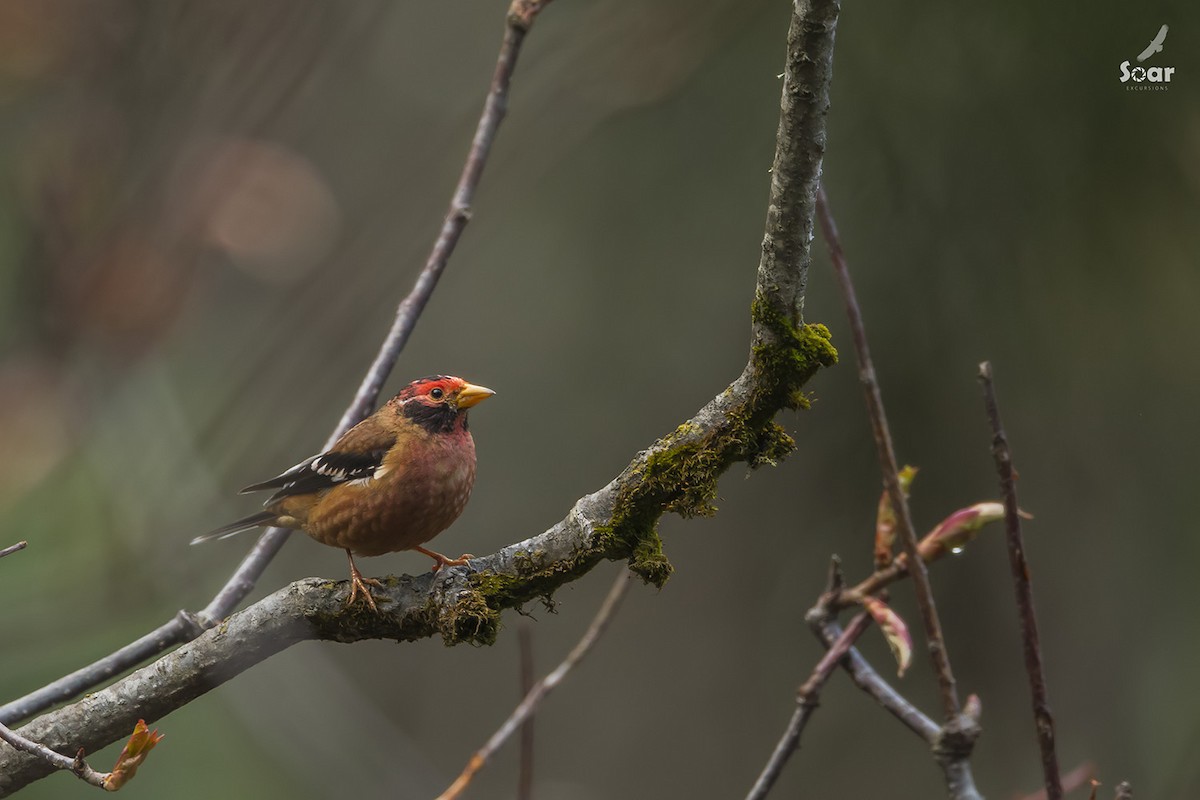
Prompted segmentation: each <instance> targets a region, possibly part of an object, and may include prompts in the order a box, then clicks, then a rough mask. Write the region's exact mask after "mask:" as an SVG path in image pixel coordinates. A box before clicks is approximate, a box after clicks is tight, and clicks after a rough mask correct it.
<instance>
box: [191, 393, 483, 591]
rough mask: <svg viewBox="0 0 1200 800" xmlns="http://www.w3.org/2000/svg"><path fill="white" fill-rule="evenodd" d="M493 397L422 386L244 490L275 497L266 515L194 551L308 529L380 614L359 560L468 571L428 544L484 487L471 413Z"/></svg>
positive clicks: (216, 534) (225, 530)
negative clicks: (390, 557) (264, 530)
mask: <svg viewBox="0 0 1200 800" xmlns="http://www.w3.org/2000/svg"><path fill="white" fill-rule="evenodd" d="M493 394H495V392H493V391H492V390H491V389H485V388H484V387H482V386H475V385H473V384H470V383H467V382H466V381H464V380H463V379H462V378H455V377H451V376H449V375H434V376H432V377H429V378H421V379H420V380H415V381H413V382H412V383H410V384H409V385H408V386H406V387H404V389H403V390H401V392H400V393H399V394H398V395H396V396H395V397H393V398H392V399H391V400H389V401H388V402H387V403H385V404H384V405H383V407H381V408H380V409H379V410H378V411H376V412H375V413H374V414H372V415H371V416H369V417H367V418H366V419H364V420H363V421H362V422H360V423H358V424H357V425H355V426H354V427H353V428H351V429H350V430H348V431H346V433H345V434H343V435H342V437H341V438H340V439H338V440H337V442H336V443H335V444H334V445H333V447H331V448H329V450H327V451H325V452H324V453H321V454H320V455H316V456H312V457H310V458H306V459H304V460H303V461H301V462H300V463H299V464H297V465H296V466H294V467H292V468H291V469H289V470H288V471H286V472H284V473H282V474H281V475H278V476H276V477H274V478H271V479H270V480H268V481H263V482H262V483H256V484H254V485H252V486H247V487H246V488H245V489H242V493H245V492H257V491H259V490H261V489H274V490H275V493H274V494H272V495H271V496H270V497H268V498H267V501H266V503H265V504H264V505H265V507H266V510H265V511H261V512H259V513H257V514H251V515H250V516H248V517H244V518H243V519H239V520H238V521H236V522H231V523H230V524H228V525H223V526H222V527H220V528H217V529H216V530H214V531H211V532H209V533H206V534H204V535H203V536H197V537H196V538H195V539H193V540H192V544H199V543H200V542H204V541H207V540H209V539H221V538H224V537H226V536H232V535H233V534H235V533H239V532H241V531H244V530H249V529H251V528H257V527H262V526H270V525H274V526H278V527H281V528H294V529H296V530H302V531H304V532H305V533H307V534H308V535H309V536H311V537H312V538H314V539H316V540H317V541H318V542H321V543H322V544H327V545H329V546H330V547H340V548H342V549H344V550H345V551H346V557H347V558H349V559H350V598H349V601H348V602H347V605H349V604H352V603H353V602H354V601H355V599H356V598H357V597H358V594H359V592H361V593H362V595H363V599H365V600H366V602H367V604H368V605H369V606H370V607H371V608H372V609H374V608H375V599H374V598H373V597H372V596H371V591H370V589H369V588H368V586H382V584H380V583H379V581H377V580H375V579H373V578H364V577H363V576H362V573H360V572H359V571H358V567H356V566H355V564H354V556H356V555H360V556H378V555H383V554H384V553H395V552H397V551H400V550H417V551H420V552H422V553H424V554H425V555H427V556H430V557H431V558H433V559H434V561H436V562H437V563H436V565H435V566H434V570H435V571H436V570H438V569H440V568H441V567H442V566H444V565H446V564H452V565H460V564H465V563H466V559H467V558H468V556H460V557H459V558H447V557H446V556H444V555H442V554H441V553H435V552H434V551H432V550H427V549H425V548H424V547H422V546H421V545H423V544H425V543H426V542H428V541H429V540H430V539H432V538H433V537H435V536H437V535H438V534H439V533H441V532H442V531H444V530H445V529H446V528H448V527H450V525H451V523H453V522H454V520H456V519H458V516H459V514H461V513H462V511H463V508H465V507H466V505H467V499H468V498H469V497H470V496H471V487H472V486H474V484H475V440H474V439H472V438H471V434H470V432H469V431H468V430H467V409H469V408H471V407H472V406H474V405H475V404H477V403H480V402H482V401H483V400H486V399H487V398H489V397H491V396H492V395H493Z"/></svg>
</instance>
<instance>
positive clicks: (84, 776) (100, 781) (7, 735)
mask: <svg viewBox="0 0 1200 800" xmlns="http://www.w3.org/2000/svg"><path fill="white" fill-rule="evenodd" d="M0 739H3V740H4V741H6V742H8V743H9V744H11V745H12V746H13V747H15V748H17V749H18V750H21V751H23V752H25V753H29V754H30V755H32V756H35V757H37V758H39V759H41V760H42V761H44V762H45V763H47V764H49V765H50V767H51V769H52V771H53V770H66V771H67V772H72V773H74V774H75V776H76V777H77V778H79V779H80V780H81V781H84V782H86V783H90V784H91V785H92V786H95V787H96V788H97V789H104V788H105V786H104V779H105V778H107V777H108V775H107V774H105V773H103V772H97V771H96V770H94V769H92V768H91V767H90V766H88V763H87V762H86V761H84V760H83V749H82V748H81V749H80V750H79V752H78V754H76V756H75V757H74V758H68V757H67V756H64V755H63V754H62V753H56V752H54V751H53V750H51V749H50V748H49V747H46V746H45V745H42V744H38V743H37V742H35V741H33V740H32V739H26V738H25V737H24V736H21V735H20V734H19V733H17V732H16V731H14V730H12V729H11V728H9V727H8V726H7V725H3V724H0Z"/></svg>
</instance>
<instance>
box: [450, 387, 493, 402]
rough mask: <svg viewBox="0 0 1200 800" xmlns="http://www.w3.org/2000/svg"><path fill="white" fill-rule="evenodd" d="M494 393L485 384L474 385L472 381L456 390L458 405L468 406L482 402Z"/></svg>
mask: <svg viewBox="0 0 1200 800" xmlns="http://www.w3.org/2000/svg"><path fill="white" fill-rule="evenodd" d="M494 394H495V392H493V391H492V390H491V389H489V388H487V387H486V386H476V385H475V384H473V383H468V384H467V385H466V386H464V387H463V388H461V389H459V390H458V407H459V408H470V407H471V406H473V405H476V404H478V403H482V402H483V401H484V400H487V399H488V398H489V397H491V396H492V395H494Z"/></svg>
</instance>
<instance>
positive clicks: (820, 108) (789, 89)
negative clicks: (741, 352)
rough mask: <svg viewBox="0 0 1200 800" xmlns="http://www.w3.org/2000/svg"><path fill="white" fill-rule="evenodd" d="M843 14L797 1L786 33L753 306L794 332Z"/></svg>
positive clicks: (833, 4) (765, 334)
mask: <svg viewBox="0 0 1200 800" xmlns="http://www.w3.org/2000/svg"><path fill="white" fill-rule="evenodd" d="M840 11H841V5H840V3H839V2H838V0H794V2H793V4H792V19H791V22H790V23H789V26H788V33H787V56H786V61H785V63H784V69H783V90H782V93H781V95H780V100H779V106H780V108H779V127H778V129H777V131H776V133H775V159H774V161H773V162H772V165H771V193H770V197H769V200H768V205H767V221H766V226H765V232H764V234H763V242H762V257H761V259H760V260H759V265H758V287H759V293H758V297H757V299H758V300H759V301H761V302H766V303H769V304H770V305H771V311H772V312H773V313H774V314H775V315H779V316H780V317H781V318H782V319H786V320H788V321H790V322H791V324H792V325H796V324H799V323H800V321H801V319H802V317H803V311H804V290H805V285H806V284H807V282H808V266H809V264H810V263H811V261H812V252H811V242H812V239H813V230H814V227H815V222H814V204H815V203H816V193H817V186H818V185H819V184H820V180H821V160H822V158H823V157H824V155H825V140H826V139H825V137H826V132H825V114H826V112H828V110H829V84H830V81H831V80H832V77H833V42H834V34H835V33H836V32H837V20H838V14H839V12H840ZM764 289H765V290H767V291H764ZM763 323H764V319H763V317H762V316H760V315H756V317H755V319H754V338H755V343H756V344H759V343H762V342H764V341H766V342H768V343H769V342H770V341H771V339H772V337H773V336H774V335H775V333H774V332H773V331H771V330H770V329H769V326H766V325H764V324H763Z"/></svg>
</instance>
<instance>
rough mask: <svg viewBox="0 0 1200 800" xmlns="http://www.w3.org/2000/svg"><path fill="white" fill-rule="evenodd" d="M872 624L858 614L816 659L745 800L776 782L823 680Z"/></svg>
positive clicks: (758, 795) (755, 798) (759, 795)
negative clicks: (794, 705)
mask: <svg viewBox="0 0 1200 800" xmlns="http://www.w3.org/2000/svg"><path fill="white" fill-rule="evenodd" d="M870 625H871V618H870V617H869V616H868V615H867V614H859V615H858V616H856V617H855V618H854V619H853V620H851V621H850V624H849V625H847V626H846V629H845V630H844V631H842V634H841V636H839V637H838V638H837V639H836V640H835V641H834V643H833V645H832V646H831V647H830V648H829V649H828V650H827V651H826V652H825V655H824V656H823V657H822V658H821V660H820V661H818V662H817V666H816V667H814V668H813V671H812V674H810V675H809V676H808V680H806V681H805V682H804V683H803V685H801V687H800V689H799V690H798V691H797V692H796V710H795V712H794V713H793V714H792V719H791V721H790V722H789V723H788V726H787V730H785V731H784V732H783V736H782V737H780V739H779V743H778V744H776V745H775V750H774V752H772V753H771V758H770V759H769V760H768V761H767V765H766V766H765V767H763V771H762V774H760V775H759V776H758V780H757V781H755V782H754V786H753V787H751V789H750V793H749V794H747V795H746V800H762V798H764V797H766V796H767V793H768V792H770V791H771V787H773V786H774V785H775V781H777V780H778V779H779V776H780V775H781V774H783V768H784V766H786V765H787V762H788V759H790V758H791V757H792V754H793V753H795V752H796V750H797V748H799V746H800V734H801V733H803V732H804V726H805V724H807V723H808V718H809V717H810V716H812V712H813V711H815V710H816V708H817V705H818V702H817V701H818V696H819V695H820V692H821V687H822V686H824V685H825V681H827V680H829V676H830V675H832V674H833V671H834V670H835V669H836V668H837V666H838V664H839V663H840V662H841V660H842V659H843V658H845V657H846V654H847V653H848V652H849V650H850V648H851V647H853V645H854V642H855V641H857V640H858V637H859V636H862V634H863V631H865V630H866V629H867V628H868V627H870Z"/></svg>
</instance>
